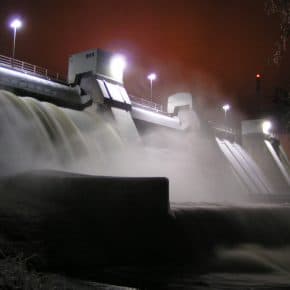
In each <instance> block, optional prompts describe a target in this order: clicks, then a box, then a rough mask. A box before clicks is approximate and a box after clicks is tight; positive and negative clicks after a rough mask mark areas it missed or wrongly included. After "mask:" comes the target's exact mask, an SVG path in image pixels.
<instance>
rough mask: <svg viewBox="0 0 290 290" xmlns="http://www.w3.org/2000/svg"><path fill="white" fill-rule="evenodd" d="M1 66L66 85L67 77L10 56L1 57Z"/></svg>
mask: <svg viewBox="0 0 290 290" xmlns="http://www.w3.org/2000/svg"><path fill="white" fill-rule="evenodd" d="M0 66H1V67H6V68H10V69H13V70H16V71H20V72H23V73H27V74H29V75H34V76H38V77H41V78H45V79H48V80H53V81H58V82H61V83H66V79H65V77H63V76H61V75H60V74H59V73H55V72H51V71H49V70H48V69H46V68H43V67H39V66H37V65H34V64H30V63H27V62H25V61H21V60H18V59H13V58H11V57H8V56H4V55H0Z"/></svg>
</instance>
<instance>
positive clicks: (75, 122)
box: [0, 91, 290, 289]
mask: <svg viewBox="0 0 290 290" xmlns="http://www.w3.org/2000/svg"><path fill="white" fill-rule="evenodd" d="M0 123H1V130H0V137H1V138H0V148H1V159H0V168H1V169H0V170H1V172H0V174H1V175H9V174H12V173H15V172H19V171H20V172H21V171H26V170H30V169H65V170H70V171H75V172H79V173H93V174H98V175H117V176H118V175H119V176H120V175H124V176H167V177H169V180H170V199H171V201H172V202H175V203H172V212H171V218H172V221H173V224H174V227H173V231H172V232H170V233H165V232H164V237H162V239H165V238H166V243H168V245H169V246H168V247H169V249H170V250H171V249H172V257H174V258H176V259H179V260H182V261H186V263H185V264H186V265H188V266H184V267H182V269H180V268H179V270H178V271H177V272H175V274H174V275H173V276H172V278H170V279H169V278H168V276H166V279H165V280H166V281H165V282H164V281H162V279H161V278H160V277H161V276H162V275H163V274H164V273H163V272H162V271H160V272H158V271H159V270H156V271H157V272H156V273H157V274H155V275H158V274H160V275H159V278H158V279H159V280H160V283H161V284H162V285H165V284H166V285H167V287H168V288H170V289H288V288H287V287H288V286H289V285H290V282H289V283H288V281H290V274H289V273H290V222H289V221H290V207H289V205H288V203H284V204H275V205H269V204H268V205H261V204H251V203H250V200H248V199H247V195H246V194H245V192H244V190H243V188H242V187H241V185H240V184H239V183H238V182H237V181H236V179H235V177H234V175H233V174H232V172H231V171H230V169H229V167H228V165H227V162H226V159H225V158H224V156H223V155H222V154H221V151H220V150H219V148H218V146H217V144H216V143H215V141H214V138H211V137H210V136H208V135H206V134H203V132H198V131H193V132H192V131H190V132H179V133H174V134H173V133H172V132H170V131H167V130H161V129H158V130H152V131H150V133H146V134H145V135H144V136H142V140H143V141H142V143H137V145H136V144H134V145H132V144H128V143H126V141H124V139H123V138H122V136H121V135H120V134H119V132H118V129H117V127H116V126H114V123H112V122H110V121H109V120H108V119H106V118H104V117H103V116H102V115H101V114H98V113H96V112H89V111H83V112H81V111H74V110H70V109H62V108H59V107H57V106H55V105H52V104H49V103H44V102H39V101H36V100H34V99H32V98H29V97H22V98H19V97H16V96H15V95H13V94H11V93H8V92H5V91H1V92H0ZM239 202H242V203H241V204H240V203H239ZM164 231H165V230H164ZM160 232H161V233H163V230H161V231H160ZM160 235H161V236H162V234H160ZM171 235H174V236H171ZM162 241H163V242H164V240H162ZM171 247H172V248H171ZM185 264H184V265H185ZM118 271H120V273H122V271H121V270H120V269H119V270H118ZM128 271H129V272H130V270H128ZM165 271H168V269H166V270H165ZM125 272H126V271H125ZM197 273H198V274H197ZM119 275H122V274H119ZM124 275H125V274H124ZM151 275H153V274H152V273H151ZM158 279H157V280H158Z"/></svg>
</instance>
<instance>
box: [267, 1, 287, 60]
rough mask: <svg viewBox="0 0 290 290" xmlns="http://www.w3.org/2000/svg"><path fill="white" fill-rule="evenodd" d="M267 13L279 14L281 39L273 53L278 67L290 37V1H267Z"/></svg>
mask: <svg viewBox="0 0 290 290" xmlns="http://www.w3.org/2000/svg"><path fill="white" fill-rule="evenodd" d="M265 11H266V13H267V14H268V15H273V14H277V15H278V17H279V19H280V32H281V33H280V39H279V40H278V41H277V42H276V43H275V48H274V52H273V62H274V63H275V64H277V65H278V64H280V62H281V60H282V57H283V54H284V53H285V51H286V49H287V43H288V38H289V35H290V0H265Z"/></svg>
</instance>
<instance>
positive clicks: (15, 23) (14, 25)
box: [10, 19, 22, 29]
mask: <svg viewBox="0 0 290 290" xmlns="http://www.w3.org/2000/svg"><path fill="white" fill-rule="evenodd" d="M21 26H22V22H21V21H20V20H19V19H14V20H13V21H12V22H11V23H10V27H11V28H14V29H18V28H20V27H21Z"/></svg>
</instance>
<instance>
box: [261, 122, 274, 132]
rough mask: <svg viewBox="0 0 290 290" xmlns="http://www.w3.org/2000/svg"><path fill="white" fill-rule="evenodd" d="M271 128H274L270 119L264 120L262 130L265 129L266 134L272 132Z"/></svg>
mask: <svg viewBox="0 0 290 290" xmlns="http://www.w3.org/2000/svg"><path fill="white" fill-rule="evenodd" d="M271 128H272V123H271V122H270V121H264V122H263V123H262V130H263V133H264V134H265V135H269V134H270V130H271Z"/></svg>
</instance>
